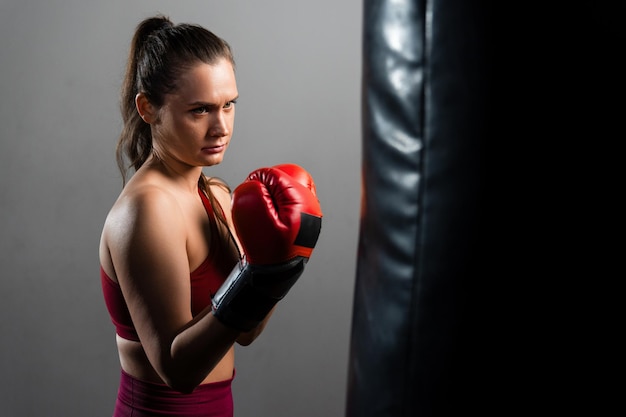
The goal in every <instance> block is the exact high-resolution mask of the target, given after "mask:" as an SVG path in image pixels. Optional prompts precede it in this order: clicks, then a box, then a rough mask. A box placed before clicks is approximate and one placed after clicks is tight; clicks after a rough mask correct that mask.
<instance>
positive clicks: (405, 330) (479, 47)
mask: <svg viewBox="0 0 626 417" xmlns="http://www.w3.org/2000/svg"><path fill="white" fill-rule="evenodd" d="M486 24H487V15H486V10H485V8H484V7H483V6H482V5H481V2H476V1H466V0H413V1H411V0H365V2H364V21H363V85H362V92H363V95H362V100H363V103H362V104H363V109H362V121H363V161H362V181H363V184H362V186H363V188H362V206H361V224H360V236H359V246H358V256H357V276H356V284H355V293H354V307H353V318H352V334H351V343H350V357H349V367H348V396H347V404H346V415H347V416H348V417H400V416H403V417H404V416H406V417H408V416H441V415H463V414H458V413H455V411H458V410H464V409H465V410H466V411H470V410H471V409H468V408H466V407H467V406H468V404H469V403H468V402H467V401H471V400H472V398H470V394H469V392H470V391H472V390H473V389H475V388H476V386H477V385H478V384H480V383H481V382H480V381H481V378H480V375H475V374H473V372H472V369H477V368H478V367H479V365H477V363H476V362H475V361H477V358H475V357H474V355H473V353H474V350H475V346H476V344H480V343H481V342H480V340H479V339H477V337H478V335H472V332H473V331H474V326H475V323H474V321H473V320H474V318H475V316H476V314H475V310H474V309H475V308H476V307H475V303H477V300H476V298H475V296H476V294H477V293H478V291H477V290H476V288H477V286H479V285H480V284H479V282H480V281H481V279H483V276H481V273H482V268H483V264H482V261H481V259H484V258H485V257H484V255H483V254H482V253H481V252H482V251H481V246H482V244H483V243H484V242H483V238H482V236H484V232H485V231H484V230H482V227H483V225H482V224H481V221H480V219H481V218H482V217H483V211H482V210H483V209H484V206H483V204H482V198H483V193H482V188H483V163H484V148H485V146H484V145H485V137H486V134H487V115H488V105H487V104H488V76H487V69H488V64H489V63H488V56H489V54H488V53H487V40H488V39H487V29H486V27H487V26H486ZM472 395H473V394H472ZM474 399H475V398H474Z"/></svg>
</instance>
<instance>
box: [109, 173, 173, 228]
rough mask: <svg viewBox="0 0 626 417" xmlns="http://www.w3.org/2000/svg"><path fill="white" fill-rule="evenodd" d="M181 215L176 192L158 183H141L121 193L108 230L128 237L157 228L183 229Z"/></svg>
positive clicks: (110, 217)
mask: <svg viewBox="0 0 626 417" xmlns="http://www.w3.org/2000/svg"><path fill="white" fill-rule="evenodd" d="M182 214H183V213H182V208H181V206H180V203H179V202H178V200H177V198H176V196H175V195H174V193H172V192H171V191H169V190H167V188H164V187H161V186H158V185H154V184H142V185H139V186H135V187H132V188H130V189H125V190H124V191H123V192H122V194H121V195H120V197H119V198H118V200H117V201H116V202H115V204H114V205H113V208H112V209H111V211H110V212H109V215H108V216H107V219H106V222H105V230H106V231H107V232H108V233H110V234H113V235H114V236H115V235H117V236H118V237H126V238H130V237H132V236H133V234H135V233H139V232H140V233H141V234H142V235H147V236H149V235H150V234H151V233H153V232H155V231H158V230H161V231H164V232H165V231H166V232H167V233H172V232H174V231H176V230H178V229H181V227H182V224H183V221H182V219H183V215H182ZM157 226H158V227H157ZM119 235H121V236H119Z"/></svg>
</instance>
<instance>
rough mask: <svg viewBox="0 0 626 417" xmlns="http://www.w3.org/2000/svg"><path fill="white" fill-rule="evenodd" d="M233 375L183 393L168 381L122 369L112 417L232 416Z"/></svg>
mask: <svg viewBox="0 0 626 417" xmlns="http://www.w3.org/2000/svg"><path fill="white" fill-rule="evenodd" d="M234 376H235V375H234V373H233V378H234ZM233 378H231V379H228V380H226V381H220V382H214V383H210V384H202V385H200V386H198V387H197V388H196V389H195V390H194V391H193V392H192V393H191V394H181V393H179V392H176V391H174V390H172V389H171V388H170V387H168V386H167V385H163V384H155V383H153V382H146V381H140V380H138V379H136V378H134V377H132V376H130V375H128V374H127V373H126V372H124V371H122V376H121V379H120V388H119V390H118V393H117V401H116V402H115V411H114V413H113V417H158V416H170V417H172V416H186V417H201V416H202V417H232V416H233V395H232V391H231V383H232V381H233Z"/></svg>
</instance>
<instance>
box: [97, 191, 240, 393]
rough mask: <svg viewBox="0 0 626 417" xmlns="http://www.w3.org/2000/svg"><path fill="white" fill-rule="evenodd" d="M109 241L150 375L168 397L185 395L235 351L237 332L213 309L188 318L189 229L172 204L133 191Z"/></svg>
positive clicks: (164, 197)
mask: <svg viewBox="0 0 626 417" xmlns="http://www.w3.org/2000/svg"><path fill="white" fill-rule="evenodd" d="M107 223H108V224H107V226H106V240H107V242H108V248H109V251H110V254H111V258H112V260H113V263H114V265H115V272H116V275H117V280H118V282H119V284H120V286H121V288H122V292H123V294H124V297H125V299H126V303H127V305H128V308H129V311H130V314H131V317H132V319H133V323H134V324H135V328H136V330H137V333H138V335H139V338H140V340H141V343H142V346H143V348H144V350H145V352H146V355H147V357H148V359H149V361H150V363H151V364H152V366H153V368H154V369H155V370H156V372H157V373H158V374H159V376H160V377H161V379H163V381H165V383H166V384H168V385H169V386H170V387H172V388H173V389H176V390H178V391H181V392H190V391H191V390H193V389H194V388H195V387H196V386H197V385H198V384H200V383H201V382H202V380H203V379H204V378H205V377H206V376H207V375H208V373H209V372H210V371H211V370H212V369H213V368H214V367H215V365H216V364H217V363H219V361H220V360H221V359H222V357H223V356H224V354H225V353H226V352H227V351H228V350H229V349H230V348H231V347H232V345H233V343H234V342H235V340H236V339H237V337H238V336H239V332H237V331H236V330H233V329H230V328H228V327H226V326H224V325H222V324H221V323H220V322H219V321H218V320H217V319H216V318H215V317H214V316H213V314H211V310H210V307H208V308H207V309H205V310H204V311H203V312H202V313H201V314H199V315H197V316H196V317H195V318H193V317H192V315H191V310H190V303H189V300H190V296H191V289H190V283H189V274H190V271H189V263H188V262H189V261H188V257H187V246H186V243H187V242H186V239H187V236H186V231H185V230H186V229H185V224H184V218H183V215H182V211H181V209H180V206H179V205H178V203H177V202H176V200H175V198H174V197H173V196H171V195H169V194H167V193H166V192H164V191H162V190H159V189H158V188H157V189H155V187H146V188H144V189H142V190H138V191H137V192H135V193H134V194H133V195H131V196H130V197H125V200H123V201H122V202H121V204H120V205H119V206H118V207H117V208H116V209H115V211H114V212H113V213H112V216H111V218H110V220H108V221H107Z"/></svg>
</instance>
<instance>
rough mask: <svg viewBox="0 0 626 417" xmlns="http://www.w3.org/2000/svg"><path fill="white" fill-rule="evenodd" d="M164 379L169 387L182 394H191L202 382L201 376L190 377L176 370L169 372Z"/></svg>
mask: <svg viewBox="0 0 626 417" xmlns="http://www.w3.org/2000/svg"><path fill="white" fill-rule="evenodd" d="M162 379H163V382H164V383H165V384H166V385H167V386H168V387H170V388H171V389H172V390H174V391H176V392H180V393H181V394H191V393H192V392H193V391H194V390H195V389H196V388H197V387H198V385H200V384H201V383H202V379H201V378H200V379H198V378H190V377H189V376H188V375H181V374H177V373H176V372H169V373H167V375H164V377H163V378H162Z"/></svg>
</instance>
